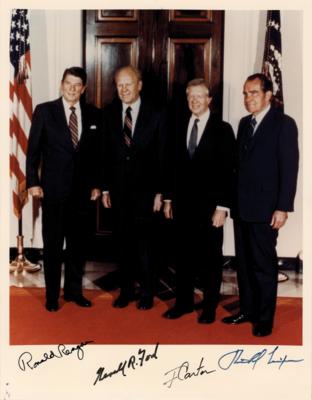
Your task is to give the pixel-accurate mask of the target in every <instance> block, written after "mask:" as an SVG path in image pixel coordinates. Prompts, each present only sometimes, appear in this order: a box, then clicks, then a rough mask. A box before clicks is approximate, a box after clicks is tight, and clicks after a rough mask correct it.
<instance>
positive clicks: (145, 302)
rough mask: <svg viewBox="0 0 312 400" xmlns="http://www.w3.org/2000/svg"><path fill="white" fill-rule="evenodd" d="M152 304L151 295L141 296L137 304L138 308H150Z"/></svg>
mask: <svg viewBox="0 0 312 400" xmlns="http://www.w3.org/2000/svg"><path fill="white" fill-rule="evenodd" d="M153 305H154V301H153V297H150V296H143V297H141V299H140V300H139V302H138V304H137V308H138V309H139V310H150V309H151V308H152V307H153Z"/></svg>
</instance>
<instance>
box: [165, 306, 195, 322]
mask: <svg viewBox="0 0 312 400" xmlns="http://www.w3.org/2000/svg"><path fill="white" fill-rule="evenodd" d="M193 311H194V308H193V307H180V306H173V307H172V308H169V310H167V311H166V312H165V313H164V314H163V317H164V318H168V319H177V318H180V317H182V315H184V314H190V313H191V312H193Z"/></svg>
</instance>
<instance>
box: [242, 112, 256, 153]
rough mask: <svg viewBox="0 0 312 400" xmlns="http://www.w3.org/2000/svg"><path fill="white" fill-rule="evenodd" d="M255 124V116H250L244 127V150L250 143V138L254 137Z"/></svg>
mask: <svg viewBox="0 0 312 400" xmlns="http://www.w3.org/2000/svg"><path fill="white" fill-rule="evenodd" d="M256 124H257V121H256V118H255V117H252V118H251V120H250V122H249V125H248V126H247V129H246V134H245V143H244V148H245V150H248V149H249V147H250V145H251V142H252V139H253V137H254V130H255V126H256Z"/></svg>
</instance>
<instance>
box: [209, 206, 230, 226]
mask: <svg viewBox="0 0 312 400" xmlns="http://www.w3.org/2000/svg"><path fill="white" fill-rule="evenodd" d="M226 215H227V212H226V211H224V210H216V211H215V212H214V213H213V216H212V226H215V227H216V228H220V227H222V226H223V225H224V223H225V220H226Z"/></svg>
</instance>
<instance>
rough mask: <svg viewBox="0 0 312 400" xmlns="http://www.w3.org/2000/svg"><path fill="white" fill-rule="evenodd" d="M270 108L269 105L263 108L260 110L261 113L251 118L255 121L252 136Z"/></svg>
mask: <svg viewBox="0 0 312 400" xmlns="http://www.w3.org/2000/svg"><path fill="white" fill-rule="evenodd" d="M270 108H271V105H270V104H269V105H268V106H267V107H265V109H264V110H262V111H261V112H259V114H257V115H253V118H254V119H255V120H256V125H255V127H254V130H253V134H255V132H256V130H257V128H258V126H259V125H260V123H261V121H262V120H263V118H264V117H265V116H266V114H267V113H268V112H269V110H270Z"/></svg>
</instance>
